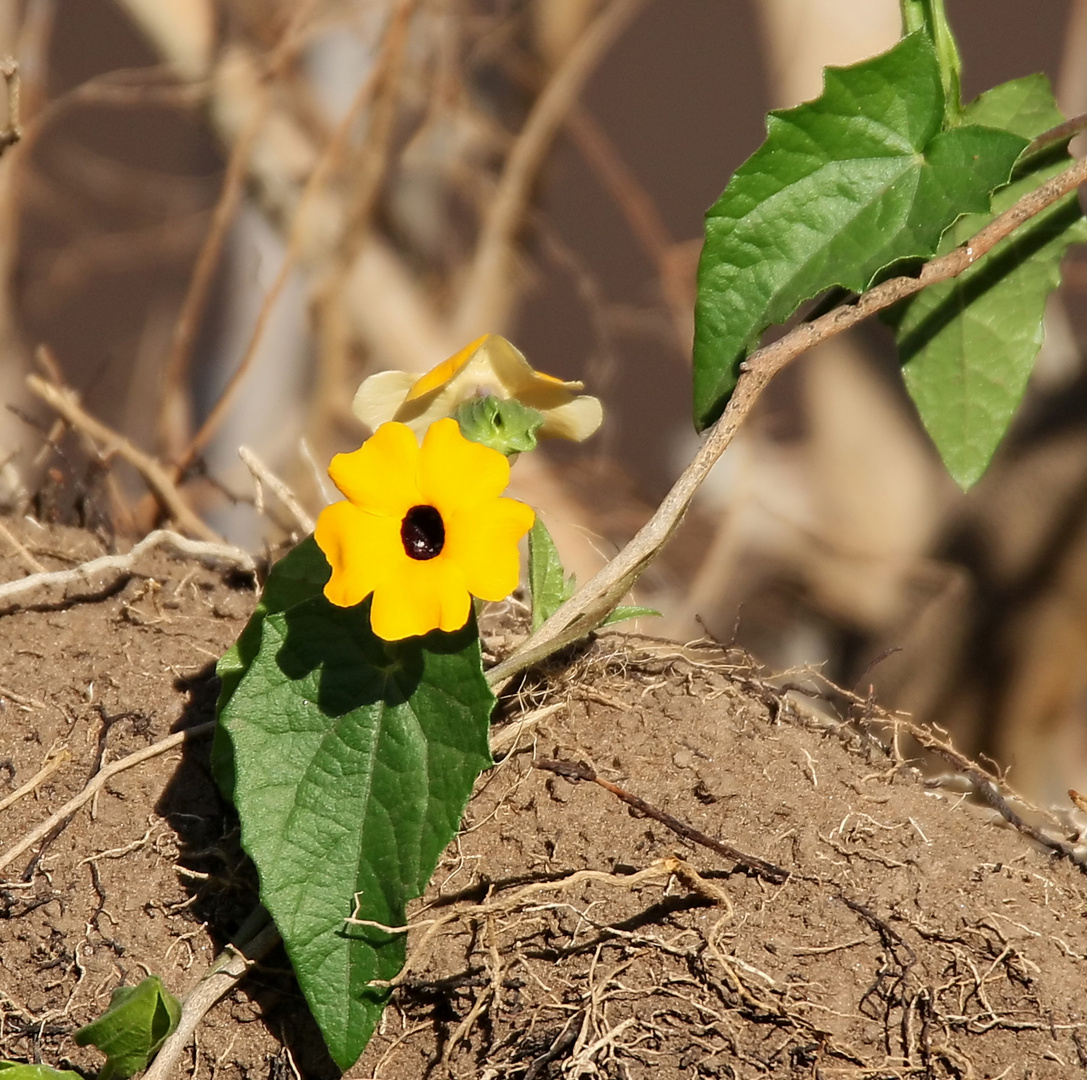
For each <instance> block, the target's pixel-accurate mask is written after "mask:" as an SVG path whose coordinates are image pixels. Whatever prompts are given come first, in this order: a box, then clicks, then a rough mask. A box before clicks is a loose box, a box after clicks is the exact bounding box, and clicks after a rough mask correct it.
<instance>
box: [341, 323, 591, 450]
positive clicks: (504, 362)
mask: <svg viewBox="0 0 1087 1080" xmlns="http://www.w3.org/2000/svg"><path fill="white" fill-rule="evenodd" d="M582 389H584V384H583V383H580V382H563V381H562V380H561V379H556V378H555V377H554V376H553V375H544V374H543V373H542V372H539V371H534V370H533V369H532V366H531V365H530V364H529V362H528V361H527V360H526V359H525V358H524V356H523V355H522V354H521V353H520V351H518V350H517V349H516V348H514V346H513V345H511V344H510V342H508V341H507V340H506V339H505V338H504V337H501V336H500V335H498V334H484V335H483V337H481V338H479V339H477V340H476V341H473V342H472V344H471V345H467V346H465V347H464V348H463V349H461V351H460V352H458V353H455V354H454V355H453V356H451V357H450V358H449V359H448V360H443V361H442V362H441V363H440V364H439V365H438V366H437V367H436V368H432V369H431V370H430V371H428V372H427V373H426V374H425V375H423V376H422V377H421V378H419V377H417V376H415V375H413V374H412V373H411V372H408V371H381V372H378V374H376V375H371V376H370V377H369V378H368V379H367V380H366V381H365V382H363V384H362V385H361V386H360V387H359V389H358V393H356V394H355V401H354V404H353V406H352V407H353V409H354V411H355V415H356V416H357V417H358V418H359V419H360V420H361V421H362V422H363V423H364V424H368V425H369V426H370V428H371V429H373V430H375V431H376V430H377V428H378V427H379V426H380V425H381V424H383V423H385V422H386V421H388V420H398V421H400V422H401V423H404V424H407V425H408V426H409V427H411V428H412V429H413V430H414V431H416V432H422V431H425V430H426V429H427V427H428V426H429V425H430V424H431V423H433V422H434V421H435V420H437V419H439V418H440V417H443V416H450V415H452V413H453V410H454V409H456V407H457V406H458V405H460V404H462V403H463V402H465V401H467V400H468V399H469V398H472V397H475V396H476V395H477V394H481V393H489V394H494V395H495V397H500V398H516V399H517V400H518V401H519V402H520V403H521V404H522V405H527V406H528V407H529V408H530V409H537V410H538V411H539V412H541V413H543V415H544V423H543V426H542V427H541V428H540V434H541V435H554V436H557V437H558V438H562V439H572V440H574V441H575V442H581V441H582V440H583V439H587V438H588V437H589V436H590V435H592V433H593V432H594V431H596V429H597V428H598V427H600V421H601V420H602V419H603V415H604V414H603V410H602V409H601V407H600V401H599V400H598V399H597V398H594V397H590V396H589V395H587V394H581V395H579V394H578V393H577V391H578V390H582Z"/></svg>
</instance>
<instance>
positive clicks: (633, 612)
mask: <svg viewBox="0 0 1087 1080" xmlns="http://www.w3.org/2000/svg"><path fill="white" fill-rule="evenodd" d="M648 615H656V616H660V612H659V611H657V609H656V608H651V607H626V606H624V605H622V604H620V605H619V607H617V608H616V609H615V610H614V611H613V612H612V613H611V614H610V615H609V616H608V617H607V618H606V619H605V620H604V621H603V622H602V623H601V624H600V625H601V626H610V625H611V624H612V623H617V622H623V620H624V619H641V618H644V617H646V616H648Z"/></svg>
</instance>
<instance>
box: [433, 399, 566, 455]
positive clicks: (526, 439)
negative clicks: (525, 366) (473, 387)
mask: <svg viewBox="0 0 1087 1080" xmlns="http://www.w3.org/2000/svg"><path fill="white" fill-rule="evenodd" d="M453 419H454V420H456V421H457V423H458V424H459V425H460V433H461V434H462V435H463V436H464V437H465V438H466V439H470V440H471V441H472V442H477V443H481V444H482V445H483V446H489V447H490V448H491V449H492V450H497V451H498V452H499V453H501V454H505V455H506V456H507V457H509V456H511V455H513V454H524V453H527V452H528V451H529V450H535V449H536V434H537V432H538V431H539V430H540V428H541V427H543V424H544V420H545V419H546V417H545V416H544V414H543V413H542V412H540V411H539V409H530V408H529V407H528V406H527V405H522V404H521V403H520V402H519V401H516V400H514V399H513V398H499V397H495V396H494V395H493V394H487V395H485V396H484V397H474V398H471V399H470V400H468V401H465V402H463V403H462V404H461V405H459V406H457V408H456V409H455V410H454V411H453Z"/></svg>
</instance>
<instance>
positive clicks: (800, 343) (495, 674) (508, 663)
mask: <svg viewBox="0 0 1087 1080" xmlns="http://www.w3.org/2000/svg"><path fill="white" fill-rule="evenodd" d="M1085 182H1087V159H1081V160H1078V161H1076V162H1074V163H1073V164H1072V165H1070V166H1069V167H1068V168H1067V169H1065V170H1064V171H1063V172H1061V173H1058V174H1057V175H1056V176H1054V177H1052V178H1051V179H1049V180H1047V181H1046V182H1045V183H1044V184H1042V185H1041V186H1040V187H1038V188H1036V189H1035V190H1034V191H1031V192H1028V193H1027V194H1026V195H1024V196H1023V197H1022V198H1021V199H1019V200H1018V202H1015V203H1013V204H1012V205H1011V206H1010V207H1008V209H1007V210H1005V211H1004V212H1003V213H1002V214H999V215H998V216H997V217H995V218H994V219H993V220H992V221H991V222H989V224H988V225H986V226H985V227H984V228H983V229H981V230H980V231H979V232H977V233H975V234H974V236H972V237H971V238H970V239H969V240H967V241H966V242H965V243H963V244H960V245H959V246H958V247H957V248H955V249H953V250H952V251H949V252H948V253H947V254H946V255H940V256H938V257H936V258H934V259H930V260H929V261H928V262H927V263H925V265H924V266H923V267H922V268H921V271H920V273H919V274H918V275H917V276H916V277H895V278H890V279H889V280H887V281H884V282H882V283H881V284H879V285H876V286H875V287H874V288H871V289H869V290H868V291H867V292H865V293H862V294H861V296H859V297H858V298H857V299H856V300H855V301H853V302H851V303H846V304H842V305H840V306H839V307H836V308H834V309H833V310H831V311H829V312H827V313H826V314H825V315H823V316H821V317H820V318H818V319H815V320H813V321H812V322H810V323H804V324H802V325H801V326H798V327H796V328H795V329H794V330H791V331H790V332H789V333H787V334H785V335H784V336H783V337H781V338H779V339H778V340H777V341H775V342H773V343H772V344H770V345H766V346H764V347H763V348H761V349H758V350H757V351H756V352H754V353H752V354H751V356H750V357H749V358H748V359H747V360H746V361H745V362H744V363H743V364H741V365H740V378H739V380H738V381H737V383H736V389H735V390H734V391H733V393H732V397H731V398H730V399H729V402H728V405H727V406H726V407H725V411H724V412H723V413H722V414H721V417H720V419H718V420H717V422H716V423H715V424H714V425H713V426H712V427H711V428H710V429H709V432H708V433H707V435H706V438H705V440H704V441H703V443H702V446H701V447H700V448H699V450H698V453H697V454H695V456H694V458H693V459H692V460H691V463H690V464H689V465H688V466H687V468H686V469H684V471H683V472H682V473H681V474H680V476H679V479H678V480H676V482H675V483H674V484H673V485H672V488H671V490H670V491H669V492H668V494H667V495H666V496H665V497H664V500H663V501H662V502H661V504H660V505H659V506H658V507H657V509H656V511H655V512H654V513H653V515H652V517H650V519H649V520H648V521H647V522H646V523H645V524H644V525H643V526H642V527H641V529H639V530H638V532H637V533H636V534H635V535H634V537H633V539H631V540H630V542H629V543H628V544H627V545H626V547H624V548H623V550H622V551H620V552H619V554H618V555H616V557H615V558H614V559H612V561H611V562H610V563H608V564H607V565H606V566H605V567H603V568H602V569H601V570H599V571H598V572H597V573H596V574H595V575H594V576H593V577H592V578H590V579H589V580H588V581H587V582H586V583H585V585H584V586H582V588H580V589H579V590H578V591H577V592H576V593H575V594H574V595H573V596H572V597H571V598H570V599H569V600H567V601H566V603H565V604H563V605H562V606H561V607H560V608H559V609H558V610H557V611H556V612H555V613H554V614H553V615H552V616H551V617H550V618H549V619H548V620H547V621H546V622H545V623H544V624H543V625H542V626H541V627H540V628H539V629H538V630H536V631H535V633H533V634H531V635H530V636H529V637H528V638H527V639H526V640H525V641H524V642H523V644H522V645H521V647H520V648H519V649H518V650H517V651H516V652H515V653H513V655H512V656H510V657H508V658H507V659H506V660H503V661H502V663H500V664H496V665H495V666H494V667H493V668H491V669H490V671H489V672H488V673H487V681H488V682H489V683H490V684H491V686H492V687H494V688H496V689H498V690H501V689H502V688H503V687H504V686H505V685H506V684H507V683H508V682H509V680H510V679H511V678H513V676H514V675H516V674H517V673H518V672H521V671H524V670H525V669H526V668H528V667H531V666H532V665H533V664H537V663H539V662H540V661H541V660H543V659H545V658H546V657H548V656H550V655H551V654H552V653H554V652H557V651H558V650H559V649H561V648H563V647H564V646H566V645H569V644H570V643H571V642H574V641H577V640H578V639H579V638H583V637H585V635H586V634H588V633H589V632H590V631H592V630H593V629H595V628H596V627H597V626H599V625H600V622H601V620H603V619H604V618H605V617H606V616H607V614H608V613H609V612H610V611H611V610H612V609H613V608H614V607H615V605H616V604H618V603H619V601H620V600H621V599H622V598H623V596H625V595H626V593H627V592H629V591H630V589H631V588H632V586H633V585H634V583H635V582H636V581H637V580H638V578H639V577H640V576H641V574H642V572H643V571H644V570H645V568H646V567H647V566H648V565H649V563H650V562H651V561H652V560H653V559H654V558H655V556H656V555H657V553H658V552H659V551H660V549H661V548H662V547H663V546H664V545H665V543H666V542H667V541H668V539H669V537H670V536H671V535H672V533H673V532H674V531H675V529H676V527H677V526H678V525H679V523H680V521H681V520H682V519H683V515H684V514H685V513H686V512H687V508H688V507H689V506H690V504H691V500H692V499H693V498H694V494H695V492H696V491H697V490H698V488H699V486H700V485H701V483H702V481H703V480H705V479H706V476H707V475H708V474H709V471H710V469H711V468H713V466H714V464H715V463H716V462H717V459H718V458H719V457H720V456H721V455H722V454H723V453H724V452H725V450H726V449H727V448H728V446H729V444H730V443H731V442H732V439H733V437H734V436H735V435H736V432H737V431H738V430H739V427H740V424H741V423H742V422H743V421H744V419H745V418H746V416H747V415H748V413H749V412H751V409H752V408H753V406H754V405H755V402H756V401H758V399H759V397H760V396H761V394H762V392H763V391H764V390H765V389H766V387H767V385H768V384H769V382H770V380H771V379H772V378H773V377H774V376H775V375H776V374H777V373H778V372H779V371H781V369H782V368H784V367H785V366H786V365H787V364H789V363H791V362H792V361H793V360H795V359H796V358H797V357H798V356H800V355H802V354H803V353H805V352H807V351H808V350H809V349H812V348H814V347H815V346H816V345H819V344H820V343H822V342H824V341H826V340H827V339H829V338H832V337H834V336H835V335H836V334H840V333H842V331H843V330H848V329H849V328H850V327H852V326H856V325H857V324H858V323H859V322H862V321H863V320H865V319H867V318H869V317H870V316H872V315H874V314H876V312H879V311H883V310H884V309H885V308H888V307H890V306H891V305H892V304H895V303H897V302H898V301H899V300H903V299H905V298H906V297H907V296H912V295H913V294H914V293H917V292H920V291H921V290H922V289H924V288H926V287H927V286H929V285H934V284H936V283H937V282H940V281H947V280H949V279H951V278H955V277H958V275H959V274H961V273H962V272H963V271H964V270H966V269H967V268H968V267H970V266H972V265H973V264H974V263H975V262H977V260H978V259H980V258H981V257H982V256H983V255H985V254H987V253H988V252H989V251H991V250H992V248H993V247H995V246H996V245H997V244H998V243H999V242H1000V241H1001V240H1003V239H1005V238H1006V237H1008V236H1010V235H1011V234H1012V233H1013V232H1014V231H1015V230H1016V229H1017V228H1019V226H1020V225H1022V224H1023V223H1024V222H1026V221H1029V220H1030V219H1031V218H1033V217H1035V216H1036V215H1037V214H1039V213H1041V212H1042V211H1043V210H1045V209H1046V208H1047V207H1050V206H1052V205H1053V204H1054V203H1055V202H1057V201H1059V200H1060V199H1063V198H1064V197H1065V196H1066V195H1068V194H1069V193H1070V192H1072V191H1075V190H1076V189H1077V188H1078V187H1079V186H1080V185H1081V184H1083V183H1085Z"/></svg>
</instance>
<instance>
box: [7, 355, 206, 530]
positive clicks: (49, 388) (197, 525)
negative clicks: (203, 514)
mask: <svg viewBox="0 0 1087 1080" xmlns="http://www.w3.org/2000/svg"><path fill="white" fill-rule="evenodd" d="M43 348H44V346H43ZM26 385H27V386H28V387H29V388H30V389H31V390H32V391H33V392H34V393H35V394H37V395H38V397H40V398H41V399H42V401H44V402H45V403H46V404H47V405H49V406H50V407H51V408H52V409H54V410H56V412H58V413H59V414H60V415H61V416H63V417H64V419H65V420H67V421H68V423H69V424H71V425H72V427H74V428H77V429H78V430H79V431H81V432H83V433H84V434H85V435H87V436H88V437H89V438H90V439H92V440H93V441H94V442H96V443H101V444H103V449H102V450H101V451H100V453H101V455H102V456H103V457H109V456H110V455H111V454H117V456H118V457H121V458H123V459H124V460H125V461H127V462H128V463H129V464H130V465H131V466H132V467H133V468H134V469H135V470H136V471H137V472H138V473H139V474H140V476H142V477H143V479H144V481H145V482H146V483H147V486H148V487H149V488H150V489H151V490H152V491H153V492H154V493H155V497H156V498H157V499H158V501H159V502H160V503H161V504H162V505H163V507H165V509H166V511H167V512H168V513H169V514H170V516H171V517H172V518H173V519H174V521H176V522H177V526H178V528H180V529H184V530H185V531H186V532H190V533H192V534H193V535H194V536H199V537H200V538H201V539H203V540H210V541H213V542H217V543H220V542H221V537H220V536H219V535H218V533H216V532H215V530H214V529H211V528H209V527H208V526H207V525H205V524H204V522H203V521H201V520H200V518H199V517H197V515H196V514H195V513H194V512H193V511H192V510H191V509H190V508H189V506H188V505H187V504H186V502H185V500H184V499H182V497H181V493H180V492H179V491H178V490H177V485H176V484H175V483H174V481H173V480H172V479H171V478H170V476H169V475H168V474H167V472H166V470H165V469H164V468H163V467H162V465H160V464H159V462H158V461H156V460H155V459H154V458H153V457H151V456H150V455H148V454H145V453H144V452H143V451H142V450H140V449H138V448H137V447H136V446H134V445H133V444H132V443H131V442H129V440H128V439H126V438H125V437H124V436H123V435H121V434H119V433H118V432H116V431H114V430H113V429H112V428H109V427H107V426H106V425H105V424H103V423H102V422H101V421H100V420H96V419H95V418H94V417H93V416H91V415H90V413H88V412H86V411H85V410H84V409H83V407H82V406H81V405H80V404H79V403H78V402H77V401H76V399H75V395H74V394H73V393H72V392H71V391H69V390H65V389H62V388H61V387H59V386H55V385H54V384H53V383H51V382H46V381H45V379H42V378H40V377H39V376H37V375H28V376H27V377H26Z"/></svg>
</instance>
